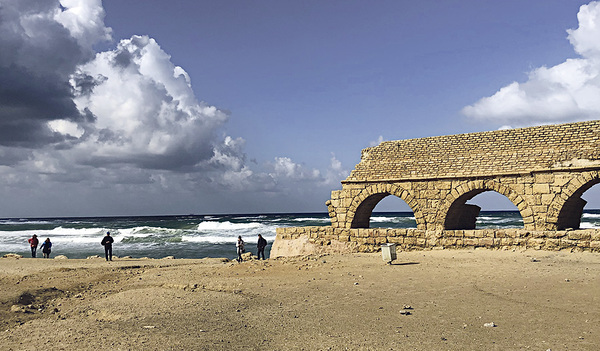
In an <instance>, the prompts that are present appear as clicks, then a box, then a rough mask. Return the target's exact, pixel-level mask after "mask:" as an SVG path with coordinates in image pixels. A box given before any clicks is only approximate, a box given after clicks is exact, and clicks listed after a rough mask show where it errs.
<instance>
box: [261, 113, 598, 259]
mask: <svg viewBox="0 0 600 351" xmlns="http://www.w3.org/2000/svg"><path fill="white" fill-rule="evenodd" d="M598 183H600V121H589V122H579V123H569V124H561V125H549V126H539V127H531V128H521V129H510V130H500V131H493V132H482V133H470V134H460V135H448V136H439V137H430V138H422V139H410V140H397V141H386V142H383V143H381V144H379V145H378V146H375V147H371V148H367V149H364V150H363V152H362V156H361V161H360V163H359V164H357V165H356V167H355V169H354V170H353V171H352V172H351V174H350V175H349V176H348V178H347V179H346V180H344V181H342V189H341V190H335V191H332V192H331V199H330V200H329V201H327V203H326V205H327V208H328V212H329V217H330V218H331V227H308V228H279V229H278V230H277V238H276V240H275V243H274V247H273V250H274V251H272V252H271V254H272V255H286V254H302V253H308V252H327V251H336V250H346V251H351V252H369V251H375V250H378V249H379V245H380V244H383V243H396V244H398V245H399V246H400V248H402V249H407V250H411V249H426V248H438V247H444V248H465V247H490V248H535V249H546V250H588V251H600V236H599V233H600V229H599V230H593V229H591V230H590V229H588V230H578V229H579V227H580V224H581V216H582V213H583V209H584V206H585V204H586V201H585V200H584V199H583V198H581V196H582V194H584V193H585V192H586V191H587V190H588V189H589V188H591V187H592V186H594V185H596V184H598ZM486 191H495V192H498V193H500V194H502V195H504V196H506V197H507V198H508V199H509V200H510V201H511V202H512V203H513V204H514V205H515V206H516V207H517V209H518V210H519V213H520V215H521V217H522V219H523V229H496V230H489V229H486V230H476V219H477V216H478V215H479V211H480V208H479V206H477V205H474V204H469V203H467V201H469V200H470V199H472V198H473V197H475V196H476V195H478V194H481V193H483V192H486ZM387 196H396V197H399V198H401V199H402V200H404V201H405V202H406V203H407V204H408V206H409V207H410V209H411V210H412V212H413V213H414V216H415V220H416V223H417V228H416V229H369V226H370V219H371V215H372V212H373V210H374V209H375V207H376V205H377V204H378V203H379V202H380V201H381V200H382V199H384V198H385V197H387ZM294 250H295V251H294Z"/></svg>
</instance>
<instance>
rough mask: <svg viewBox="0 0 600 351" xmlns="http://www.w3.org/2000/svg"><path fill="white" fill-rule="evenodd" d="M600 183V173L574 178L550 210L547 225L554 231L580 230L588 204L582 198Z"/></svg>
mask: <svg viewBox="0 0 600 351" xmlns="http://www.w3.org/2000/svg"><path fill="white" fill-rule="evenodd" d="M598 183H600V175H599V173H598V171H589V172H583V173H581V174H579V175H577V176H576V177H574V178H572V179H571V180H569V182H567V183H566V184H565V185H564V186H563V187H562V191H561V194H560V196H557V197H556V198H555V200H554V202H553V203H552V205H550V208H549V209H548V214H547V218H546V223H548V225H549V226H551V228H549V229H552V230H564V229H567V228H573V229H579V226H580V225H581V215H582V214H583V208H584V207H585V205H586V204H587V202H586V201H585V200H584V199H582V198H581V195H583V194H584V193H585V192H586V191H588V190H589V189H590V188H591V187H592V186H594V185H596V184H598Z"/></svg>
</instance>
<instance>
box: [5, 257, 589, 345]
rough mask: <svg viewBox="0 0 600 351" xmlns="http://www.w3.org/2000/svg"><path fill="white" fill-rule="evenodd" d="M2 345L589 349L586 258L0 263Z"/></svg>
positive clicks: (52, 260) (167, 260)
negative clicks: (386, 262) (390, 263)
mask: <svg viewBox="0 0 600 351" xmlns="http://www.w3.org/2000/svg"><path fill="white" fill-rule="evenodd" d="M0 286H1V287H2V289H0V302H1V304H0V345H2V347H1V348H2V349H3V350H37V349H48V350H61V349H64V350H75V349H78V350H98V349H111V350H242V349H244V350H346V349H349V350H521V349H523V350H525V349H530V350H548V349H551V350H553V351H555V350H567V349H568V350H597V349H599V348H600V328H599V327H598V326H599V325H600V254H592V253H567V252H545V251H516V252H513V251H491V250H485V249H484V250H469V251H467V250H434V251H413V252H398V259H397V260H396V261H394V262H393V264H392V265H386V264H385V263H384V262H383V260H382V258H381V254H346V255H326V256H308V257H295V258H279V259H269V260H266V261H253V260H252V261H246V262H243V263H241V264H238V263H237V262H228V261H227V260H224V259H203V260H187V259H185V260H184V259H174V260H173V259H161V260H148V259H119V260H115V261H113V262H106V261H104V260H103V259H90V260H73V259H67V260H58V259H47V260H44V259H39V258H38V259H31V258H21V259H14V258H3V259H0Z"/></svg>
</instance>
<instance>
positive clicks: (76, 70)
mask: <svg viewBox="0 0 600 351" xmlns="http://www.w3.org/2000/svg"><path fill="white" fill-rule="evenodd" d="M104 16H105V13H104V9H103V7H102V3H101V0H60V1H47V0H27V1H23V0H0V31H1V32H2V35H1V36H0V81H1V82H2V84H1V85H0V189H1V190H3V193H4V195H5V197H7V196H8V197H10V198H19V199H20V198H24V199H25V198H31V199H34V198H35V200H30V201H33V202H36V203H37V202H38V201H39V199H38V198H36V197H35V196H34V195H32V194H33V193H34V192H32V191H31V189H33V187H35V189H36V191H35V193H36V194H42V195H39V196H47V197H48V199H51V200H48V201H56V200H57V197H59V198H60V201H61V205H60V206H63V207H68V206H77V205H70V201H69V199H66V198H64V197H63V196H62V195H58V196H57V194H65V193H69V194H81V195H78V196H81V199H79V200H78V201H79V204H87V203H89V200H88V199H89V198H90V197H94V198H96V197H97V198H98V199H99V201H104V203H106V204H107V205H106V206H107V209H106V211H107V212H111V211H115V209H114V208H113V206H112V205H111V203H110V201H109V198H110V196H109V195H106V194H122V198H121V201H124V202H128V203H132V202H133V203H136V204H138V205H139V206H142V207H143V205H145V204H140V203H139V202H135V201H132V200H130V198H131V196H135V197H140V198H149V196H151V195H152V196H156V198H160V199H163V198H165V197H171V198H172V199H175V200H174V201H179V197H178V196H175V195H172V194H179V196H183V195H181V194H185V196H188V201H198V200H196V197H195V196H193V195H189V194H195V193H198V192H203V194H208V193H211V192H212V193H213V194H216V193H217V192H218V191H234V192H237V194H240V193H248V194H250V193H253V194H252V195H255V194H256V193H259V192H260V193H262V194H277V193H281V192H285V191H286V189H294V190H295V191H297V192H300V191H299V190H298V189H299V187H297V186H295V184H297V183H298V182H302V183H305V182H313V183H314V184H316V185H328V184H330V183H332V182H334V181H335V182H336V183H339V181H340V180H341V179H343V178H344V177H345V176H343V177H340V175H342V174H344V173H345V171H344V170H343V169H342V166H341V163H340V162H339V161H338V160H337V159H335V156H333V155H332V160H331V165H330V167H329V169H327V170H326V171H325V172H324V173H322V172H321V171H319V170H317V169H310V168H308V167H306V166H304V165H302V164H300V163H296V162H294V161H292V159H290V158H288V157H277V158H275V159H274V161H273V162H268V163H267V164H266V165H265V166H264V168H262V169H259V170H254V169H251V168H250V167H249V165H248V164H247V157H246V154H245V152H244V148H245V140H244V139H243V138H241V137H237V138H234V137H231V136H228V135H226V133H225V131H224V126H225V124H226V123H227V121H228V120H229V118H230V116H229V114H228V113H227V112H225V111H223V110H221V109H219V108H217V107H215V106H211V105H210V104H208V103H206V102H203V101H200V100H198V99H197V98H196V96H195V93H194V91H193V89H192V80H191V78H190V76H189V75H188V74H187V72H186V71H185V70H184V69H183V68H182V67H179V66H177V65H175V64H174V63H173V62H172V60H171V56H170V55H169V54H167V53H166V52H165V51H164V50H163V49H162V48H161V47H160V45H159V43H157V42H156V41H155V40H154V39H153V38H150V37H148V36H145V35H139V36H133V37H131V38H128V39H122V40H119V41H117V42H114V43H113V44H114V48H113V49H111V50H107V51H103V52H95V51H94V47H97V44H99V43H105V42H109V41H110V42H111V43H112V40H113V39H112V38H111V35H112V34H111V33H112V31H111V29H110V28H108V27H106V26H105V24H104ZM255 163H256V162H255ZM256 165H258V163H256ZM346 173H347V172H346ZM74 187H77V188H74ZM75 189H77V190H75ZM107 189H108V191H106V190H107ZM7 194H11V195H10V196H9V195H7ZM53 195H54V196H53ZM36 196H37V195H36ZM112 196H114V195H112ZM247 196H249V197H251V195H247ZM267 196H268V195H267ZM104 198H106V199H104ZM101 199H104V200H101ZM212 199H213V200H214V199H217V200H218V201H230V202H231V203H234V202H235V200H234V199H233V197H232V198H231V199H226V196H221V194H218V195H214V196H213V197H212ZM23 201H25V200H23ZM206 201H209V200H206ZM40 203H43V202H40ZM60 206H59V207H60ZM131 212H134V213H135V212H136V210H135V209H134V210H132V211H131Z"/></svg>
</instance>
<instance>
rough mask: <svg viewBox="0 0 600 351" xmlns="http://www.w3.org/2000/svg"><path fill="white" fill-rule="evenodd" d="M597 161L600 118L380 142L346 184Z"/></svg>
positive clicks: (495, 172) (485, 173)
mask: <svg viewBox="0 0 600 351" xmlns="http://www.w3.org/2000/svg"><path fill="white" fill-rule="evenodd" d="M598 160H600V121H589V122H580V123H568V124H561V125H547V126H538V127H529V128H520V129H508V130H497V131H491V132H480V133H469V134H457V135H446V136H436V137H429V138H420V139H407V140H396V141H384V142H382V143H381V144H379V145H378V146H375V147H371V148H366V149H364V150H363V152H362V157H361V161H360V163H359V164H358V165H356V168H355V169H354V170H353V171H352V173H351V174H350V176H349V177H348V178H347V179H346V182H356V181H359V182H360V181H369V182H373V181H389V180H396V181H397V180H414V179H432V178H434V179H439V178H449V177H450V178H454V177H479V176H490V175H502V174H522V173H530V172H532V171H547V170H558V169H564V168H570V167H572V166H576V165H579V166H583V165H587V166H590V165H595V166H599V165H600V162H599V161H598ZM594 161H595V162H594Z"/></svg>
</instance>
